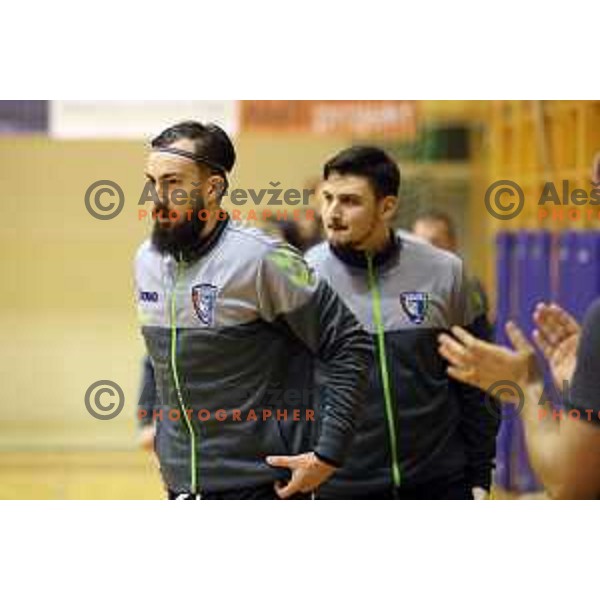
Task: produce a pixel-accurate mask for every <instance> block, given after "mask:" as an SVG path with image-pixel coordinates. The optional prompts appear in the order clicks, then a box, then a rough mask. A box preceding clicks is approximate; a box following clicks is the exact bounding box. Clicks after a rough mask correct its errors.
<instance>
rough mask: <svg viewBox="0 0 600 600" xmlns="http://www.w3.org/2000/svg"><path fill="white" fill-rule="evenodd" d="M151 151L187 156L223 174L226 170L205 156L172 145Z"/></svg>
mask: <svg viewBox="0 0 600 600" xmlns="http://www.w3.org/2000/svg"><path fill="white" fill-rule="evenodd" d="M152 152H167V153H168V154H175V155H177V156H183V157H184V158H189V159H190V160H193V161H194V162H195V163H198V164H200V165H208V166H209V167H211V168H212V169H215V170H216V171H219V173H221V174H222V175H223V176H224V175H225V173H226V172H227V169H225V168H224V167H222V166H221V165H220V164H218V163H216V162H215V161H213V160H210V159H209V158H206V157H205V156H200V155H198V154H194V153H193V152H189V151H188V150H182V149H181V148H173V147H172V146H168V147H166V148H152Z"/></svg>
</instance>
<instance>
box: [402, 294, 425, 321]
mask: <svg viewBox="0 0 600 600" xmlns="http://www.w3.org/2000/svg"><path fill="white" fill-rule="evenodd" d="M400 304H401V305H402V308H403V309H404V312H405V313H406V316H407V317H408V318H409V319H410V321H411V323H415V324H416V325H420V324H421V323H423V321H424V320H425V318H426V317H427V310H428V309H429V294H428V293H427V292H403V293H402V294H400Z"/></svg>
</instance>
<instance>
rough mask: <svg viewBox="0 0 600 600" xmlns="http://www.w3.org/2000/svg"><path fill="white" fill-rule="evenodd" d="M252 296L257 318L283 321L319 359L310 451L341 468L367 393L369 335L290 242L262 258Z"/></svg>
mask: <svg viewBox="0 0 600 600" xmlns="http://www.w3.org/2000/svg"><path fill="white" fill-rule="evenodd" d="M257 294H258V297H259V305H260V311H261V315H262V317H263V318H264V319H265V320H266V321H269V322H275V321H283V323H284V324H285V326H286V329H287V330H289V331H290V333H291V334H292V335H294V336H296V337H297V338H299V339H300V340H301V341H302V342H303V343H304V345H305V346H307V347H308V349H309V350H310V351H311V352H312V354H313V355H314V356H315V357H316V358H317V359H318V361H319V363H320V364H319V379H320V381H319V383H320V385H319V393H320V395H321V398H320V405H321V410H320V411H319V423H318V424H319V427H318V431H319V433H318V437H317V440H316V444H315V447H314V452H315V454H316V455H317V456H319V457H320V458H321V459H323V460H324V461H326V462H329V463H331V464H333V465H335V466H341V465H342V464H343V462H344V458H345V456H346V454H347V451H348V448H349V446H350V444H351V442H352V439H353V437H354V433H355V430H356V426H357V421H358V419H359V416H360V410H361V408H362V404H363V401H364V398H365V395H366V390H367V385H368V365H369V357H370V339H369V337H368V335H367V333H366V332H365V331H364V330H363V329H362V327H361V325H360V324H359V323H358V321H357V320H356V318H355V317H354V315H353V314H352V312H351V311H350V310H349V309H348V308H347V307H346V305H345V304H344V303H343V302H342V301H341V300H340V298H339V297H338V296H337V294H336V293H335V292H334V291H333V290H332V289H331V287H329V285H328V284H327V283H326V282H324V281H322V280H320V279H318V278H317V276H316V275H315V273H314V271H313V270H312V269H311V268H310V267H309V266H308V265H307V264H306V262H305V261H304V259H303V258H302V256H301V255H300V254H299V253H298V252H297V251H296V250H295V249H293V248H291V247H290V246H284V245H282V246H278V247H276V248H273V249H272V250H271V251H270V252H268V253H267V254H266V255H265V256H264V258H263V260H262V263H261V265H260V267H259V272H258V277H257Z"/></svg>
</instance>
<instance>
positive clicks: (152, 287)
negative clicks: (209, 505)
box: [135, 121, 368, 499]
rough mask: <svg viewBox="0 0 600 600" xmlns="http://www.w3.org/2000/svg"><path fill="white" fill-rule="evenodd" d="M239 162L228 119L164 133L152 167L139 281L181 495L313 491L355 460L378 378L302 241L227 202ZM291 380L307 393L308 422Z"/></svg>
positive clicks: (174, 493) (163, 430) (169, 477)
mask: <svg viewBox="0 0 600 600" xmlns="http://www.w3.org/2000/svg"><path fill="white" fill-rule="evenodd" d="M234 162H235V151H234V148H233V145H232V143H231V141H230V139H229V137H228V136H227V134H226V133H225V132H224V131H223V130H222V129H221V128H219V127H218V126H216V125H212V124H211V125H203V124H201V123H197V122H193V121H188V122H184V123H179V124H177V125H175V126H173V127H170V128H168V129H167V130H165V131H163V132H162V133H161V134H160V135H159V136H158V137H156V138H155V139H154V140H153V141H152V148H151V151H150V153H149V156H148V159H147V163H146V177H147V178H148V180H149V181H150V182H151V184H152V186H153V187H154V189H155V191H156V198H155V208H156V217H157V218H156V223H155V225H154V228H153V231H152V236H151V239H150V240H147V241H146V242H144V243H143V244H142V246H141V247H140V249H139V250H138V253H137V256H136V259H135V280H136V291H137V302H138V311H139V318H140V321H141V324H142V332H143V335H144V338H145V342H146V347H147V351H148V355H149V357H150V360H151V363H152V368H153V372H154V377H155V380H156V389H157V393H158V405H157V406H155V407H154V411H153V412H154V413H155V414H154V415H153V416H155V417H156V419H155V420H156V439H155V449H156V453H157V455H158V459H159V462H160V467H161V473H162V476H163V479H164V482H165V486H166V488H167V491H168V495H169V498H172V499H199V498H205V499H218V498H244V499H245V498H251V499H276V498H290V497H299V495H300V496H301V495H303V494H306V493H307V492H310V491H311V490H313V489H315V488H316V487H318V486H319V485H320V484H321V483H323V482H324V481H325V480H326V479H327V478H328V477H330V476H331V474H332V473H333V472H334V471H335V470H336V468H338V467H339V466H341V465H342V464H343V462H344V459H345V456H346V453H347V449H348V447H349V445H350V443H351V441H352V437H353V435H354V430H355V425H356V421H357V415H358V411H359V408H360V405H361V403H362V400H363V396H364V390H365V387H366V374H365V372H366V366H367V364H368V338H367V336H366V335H365V333H364V332H363V331H362V329H361V327H360V325H359V324H358V323H357V321H356V320H355V318H354V317H353V316H352V313H351V312H350V311H349V310H348V309H347V308H346V307H345V305H344V304H343V303H342V302H341V301H340V299H339V298H338V297H337V295H336V294H335V293H334V292H333V291H332V290H331V288H330V287H329V286H328V285H327V284H326V283H324V282H321V281H319V280H317V278H316V277H315V276H314V274H313V272H312V271H311V270H310V269H309V268H308V266H307V265H306V263H305V262H304V260H303V259H302V257H301V255H299V254H298V253H297V252H296V251H295V250H294V249H293V248H291V247H290V246H288V245H285V244H283V243H281V242H279V241H277V240H275V239H273V238H270V237H268V236H266V235H265V234H263V233H262V232H260V231H258V230H256V229H250V228H246V227H242V226H239V225H237V224H234V223H232V222H231V220H230V219H229V217H228V215H227V214H226V213H225V212H224V211H222V210H221V209H220V201H221V198H222V196H223V193H224V192H225V190H226V189H227V173H228V172H229V171H230V170H231V169H232V168H233V165H234ZM176 191H177V192H183V194H181V193H177V194H176V193H175V192H176ZM315 359H318V360H319V362H320V364H322V365H323V370H322V377H323V381H322V388H321V395H320V397H319V398H316V397H315V394H314V393H313V391H312V382H313V362H314V360H315ZM289 390H292V391H296V392H300V391H302V392H304V396H303V400H304V401H305V405H303V408H306V403H308V409H311V410H310V411H309V410H308V409H307V410H306V411H304V413H303V415H302V418H299V419H297V418H296V412H298V413H300V411H299V410H294V411H292V410H291V408H288V407H287V406H286V392H288V391H289ZM306 392H308V394H307V393H306ZM321 405H322V409H321ZM296 406H297V405H296ZM288 410H289V415H288ZM309 412H310V413H311V414H312V415H314V418H313V419H311V418H310V415H309ZM176 415H177V418H176ZM265 415H267V416H268V417H269V418H265ZM313 421H314V422H315V423H314V424H315V425H316V426H317V427H316V429H315V427H313ZM283 481H285V482H283Z"/></svg>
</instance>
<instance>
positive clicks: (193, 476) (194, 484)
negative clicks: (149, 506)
mask: <svg viewBox="0 0 600 600" xmlns="http://www.w3.org/2000/svg"><path fill="white" fill-rule="evenodd" d="M179 269H180V263H179V262H177V263H176V270H175V281H174V284H173V290H172V292H171V373H172V374H173V383H174V384H175V391H176V394H177V400H178V401H179V407H180V408H181V414H182V415H183V419H184V421H185V424H186V426H187V430H188V433H189V435H190V482H191V488H192V489H191V492H192V494H196V493H197V490H198V471H197V467H196V447H197V443H196V434H195V432H194V428H193V427H192V423H191V421H190V418H189V416H188V414H187V413H186V412H185V404H184V403H183V395H182V393H181V385H180V383H179V373H178V370H177V319H176V314H177V313H176V309H177V303H176V292H177V280H178V279H179Z"/></svg>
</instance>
